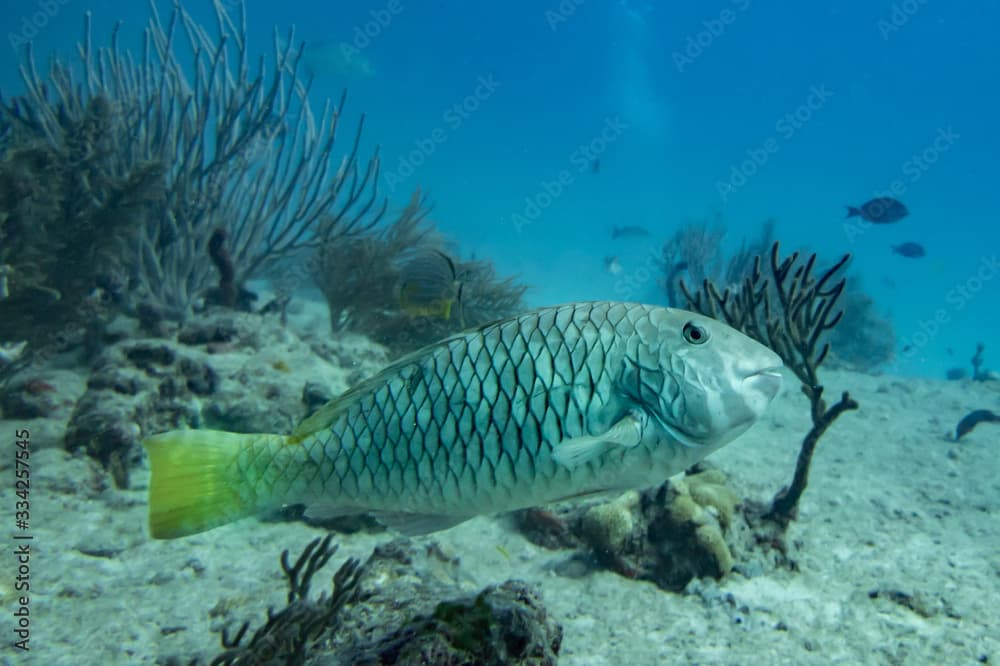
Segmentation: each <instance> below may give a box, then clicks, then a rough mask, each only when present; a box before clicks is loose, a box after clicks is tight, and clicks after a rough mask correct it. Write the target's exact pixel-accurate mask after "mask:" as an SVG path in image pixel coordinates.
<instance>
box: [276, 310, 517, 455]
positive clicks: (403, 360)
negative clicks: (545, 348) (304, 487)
mask: <svg viewBox="0 0 1000 666" xmlns="http://www.w3.org/2000/svg"><path fill="white" fill-rule="evenodd" d="M502 321H506V319H497V320H495V321H491V322H487V323H485V324H481V325H480V326H477V327H475V328H473V329H470V330H467V331H463V332H460V333H455V334H453V335H450V336H448V337H447V338H444V339H443V340H439V341H437V342H435V343H433V344H430V345H428V346H426V347H423V348H421V349H417V350H416V351H413V352H410V353H409V354H406V355H404V356H401V357H400V358H398V359H396V361H394V362H393V363H391V364H389V365H387V366H386V367H384V368H383V369H382V370H381V371H380V372H378V373H377V374H375V375H372V376H371V377H369V378H368V379H365V380H364V381H362V382H360V383H358V384H355V385H354V386H352V387H351V388H349V389H347V390H346V391H344V392H343V393H341V394H340V395H339V396H337V397H336V398H334V399H333V400H331V401H330V402H328V403H326V404H325V405H323V406H322V407H320V408H319V409H317V410H316V412H315V413H313V414H312V415H311V416H309V417H307V418H306V419H304V420H303V421H302V422H301V423H299V425H298V426H296V427H295V430H293V431H292V434H291V435H289V437H288V443H289V444H298V443H299V442H301V441H302V440H303V439H305V438H306V437H308V436H309V435H311V434H313V433H316V432H319V431H320V430H325V429H327V428H329V427H330V426H332V425H333V423H334V422H335V421H336V420H337V419H338V418H340V416H341V415H342V414H343V413H344V412H345V411H347V410H348V409H349V408H350V407H351V406H352V405H354V404H355V403H356V402H357V401H358V400H360V399H361V397H362V396H364V395H367V394H368V393H370V392H371V391H373V390H374V389H376V388H378V387H380V386H383V385H385V384H387V383H389V381H390V380H392V379H393V378H395V377H403V376H404V375H403V372H402V371H403V369H404V368H405V367H406V366H413V367H414V372H421V371H422V366H423V363H424V361H425V360H426V359H430V358H433V356H434V353H435V352H436V351H437V350H438V349H443V348H445V347H448V346H450V345H451V344H452V343H453V342H455V341H456V340H458V339H461V338H466V337H468V336H469V335H471V334H476V333H482V331H484V330H485V329H487V328H490V327H491V326H494V325H495V324H497V323H499V322H502Z"/></svg>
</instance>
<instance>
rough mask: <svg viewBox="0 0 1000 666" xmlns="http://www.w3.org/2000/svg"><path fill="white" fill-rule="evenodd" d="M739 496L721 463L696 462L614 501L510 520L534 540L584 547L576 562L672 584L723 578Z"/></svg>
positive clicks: (526, 514)
mask: <svg viewBox="0 0 1000 666" xmlns="http://www.w3.org/2000/svg"><path fill="white" fill-rule="evenodd" d="M739 503H740V502H739V497H738V495H737V494H736V492H735V491H734V490H733V489H732V488H730V487H729V485H728V483H727V481H726V477H725V475H724V474H723V473H722V472H721V471H720V470H717V469H712V468H709V469H705V468H703V467H702V466H698V468H697V471H692V472H691V473H689V474H686V475H681V476H677V477H674V478H672V479H670V480H669V481H668V482H666V483H664V484H663V485H661V486H660V487H658V488H654V489H651V490H646V491H642V492H639V491H629V492H627V493H624V494H623V495H620V496H619V497H617V498H615V499H612V500H608V501H601V502H597V503H585V504H568V503H567V504H562V505H557V506H556V507H554V510H553V511H539V510H537V509H536V510H530V511H526V512H517V514H516V521H515V524H516V525H517V527H518V529H519V530H521V531H522V533H524V534H525V536H526V537H527V538H528V539H530V540H531V541H533V542H534V543H536V544H538V545H540V546H543V547H546V548H573V549H579V552H580V553H586V554H587V555H586V557H581V555H577V556H576V557H574V558H573V560H572V561H573V562H575V563H578V564H583V565H584V566H592V565H594V564H596V565H599V566H601V567H603V568H606V569H609V570H611V571H614V572H615V573H618V574H620V575H622V576H625V577H627V578H636V579H641V580H649V581H652V582H653V583H655V584H656V585H658V586H659V587H662V588H664V589H667V590H672V591H678V590H681V589H683V588H684V587H685V586H686V585H687V584H688V583H689V582H691V580H693V579H695V578H705V577H709V578H722V577H723V576H725V575H726V574H727V573H729V572H730V571H731V570H732V568H733V566H734V563H735V559H734V557H733V553H732V551H731V549H730V539H734V538H735V537H734V531H735V530H736V529H737V528H738V527H740V528H742V525H743V524H742V523H739V522H738V521H737V517H738V516H739V514H738V512H737V506H738V505H739ZM555 533H558V534H559V535H560V536H559V538H552V535H553V534H555ZM741 534H742V532H741ZM736 540H737V541H738V539H736Z"/></svg>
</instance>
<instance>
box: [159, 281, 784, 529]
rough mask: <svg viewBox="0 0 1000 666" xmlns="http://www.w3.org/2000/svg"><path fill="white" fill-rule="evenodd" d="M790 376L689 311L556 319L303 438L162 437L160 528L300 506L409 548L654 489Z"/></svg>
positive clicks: (438, 360)
mask: <svg viewBox="0 0 1000 666" xmlns="http://www.w3.org/2000/svg"><path fill="white" fill-rule="evenodd" d="M781 365H782V363H781V359H780V358H779V357H778V355H777V354H775V353H774V352H772V351H771V350H769V349H767V348H766V347H764V346H763V345H761V344H759V343H757V342H755V341H754V340H751V339H750V338H748V337H746V336H745V335H743V334H742V333H739V332H738V331H736V330H734V329H732V328H730V327H728V326H726V325H725V324H722V323H721V322H719V321H716V320H714V319H709V318H707V317H703V316H701V315H698V314H694V313H691V312H687V311H684V310H677V309H670V308H663V307H656V306H650V305H639V304H632V303H617V302H606V301H602V302H591V303H572V304H568V305H562V306H556V307H549V308H543V309H540V310H536V311H533V312H529V313H526V314H522V315H519V316H516V317H513V318H510V319H506V320H502V321H498V322H495V323H492V324H488V325H485V326H483V327H481V328H479V329H476V330H472V331H468V332H466V333H462V334H459V335H456V336H453V337H451V338H448V339H446V340H443V341H441V342H439V343H437V344H434V345H432V346H430V347H427V348H425V349H423V350H421V351H418V352H415V353H414V354H411V355H409V356H407V357H405V358H402V359H400V360H399V361H397V362H395V363H393V364H392V365H390V366H389V367H387V368H385V369H384V370H383V371H382V372H380V373H379V374H377V375H376V376H374V377H372V378H371V379H369V380H367V381H365V382H363V383H361V384H360V385H358V386H356V387H354V388H352V389H350V390H348V391H347V392H346V393H344V394H343V395H342V396H340V397H339V398H337V399H335V400H333V401H332V402H331V403H329V404H328V405H326V406H325V407H323V408H321V409H320V410H319V411H318V412H317V413H316V414H314V415H313V416H312V417H310V418H308V419H306V420H305V421H304V422H303V423H302V424H301V425H300V426H299V427H298V428H297V429H296V430H295V431H294V432H293V433H292V434H290V435H277V434H235V433H226V432H218V431H210V430H187V431H174V432H168V433H164V434H159V435H155V436H153V437H150V438H148V439H147V440H146V441H145V442H144V445H145V447H146V450H147V452H148V454H149V458H150V464H151V467H152V477H151V481H150V489H149V523H150V532H151V534H152V535H153V536H154V537H156V538H174V537H179V536H184V535H187V534H193V533H196V532H201V531H203V530H207V529H211V528H213V527H216V526H218V525H222V524H225V523H228V522H231V521H233V520H237V519H240V518H243V517H246V516H250V515H254V514H256V513H258V512H260V511H263V510H267V509H271V508H276V507H279V506H281V505H283V504H291V503H304V504H306V505H308V506H309V507H311V508H310V512H311V513H313V514H314V515H320V514H325V515H336V514H350V513H358V512H373V513H375V514H376V515H377V516H378V517H379V518H380V519H381V520H383V522H385V523H386V524H387V525H390V526H392V527H394V528H396V529H399V530H401V531H403V532H404V533H411V534H413V533H423V532H429V531H434V530H438V529H444V528H447V527H450V526H451V525H454V524H456V523H459V522H462V521H463V520H466V519H468V518H471V517H473V516H475V515H478V514H484V513H494V512H499V511H507V510H511V509H518V508H524V507H529V506H536V505H539V504H544V503H547V502H552V501H555V500H559V499H564V498H567V497H573V496H579V495H583V494H589V493H595V492H601V491H608V490H621V489H628V488H638V487H647V486H651V485H655V484H658V483H661V482H662V481H663V480H664V479H665V478H667V477H668V476H670V475H672V474H675V473H677V472H679V471H681V470H683V469H685V468H687V467H689V466H690V465H692V464H693V463H695V462H697V461H698V460H701V459H702V458H704V457H705V456H706V455H708V454H709V453H711V452H712V451H714V450H716V449H717V448H719V447H720V446H722V445H724V444H726V443H727V442H729V441H731V440H733V439H734V438H736V437H737V436H739V435H740V434H741V433H743V432H744V431H745V430H746V429H747V428H749V427H750V426H751V425H752V424H753V423H754V421H756V419H757V418H758V417H759V416H760V415H761V413H762V412H763V411H764V409H765V407H766V406H767V405H768V403H769V402H770V401H771V400H772V398H774V396H775V394H776V393H777V391H778V389H779V387H780V385H781V374H780V372H779V370H780V368H781Z"/></svg>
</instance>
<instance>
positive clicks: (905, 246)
mask: <svg viewBox="0 0 1000 666" xmlns="http://www.w3.org/2000/svg"><path fill="white" fill-rule="evenodd" d="M892 251H893V252H895V253H896V254H898V255H901V256H904V257H907V258H910V259H919V258H920V257H923V256H926V255H927V252H926V250H924V246H923V245H921V244H920V243H913V242H907V243H900V244H899V245H893V246H892Z"/></svg>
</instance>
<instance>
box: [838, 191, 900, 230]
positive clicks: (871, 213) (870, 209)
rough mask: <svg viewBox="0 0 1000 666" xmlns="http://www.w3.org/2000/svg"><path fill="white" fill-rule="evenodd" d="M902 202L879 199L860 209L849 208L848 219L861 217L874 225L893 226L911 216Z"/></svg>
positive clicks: (890, 198) (867, 203)
mask: <svg viewBox="0 0 1000 666" xmlns="http://www.w3.org/2000/svg"><path fill="white" fill-rule="evenodd" d="M909 213H910V211H908V210H907V209H906V206H904V205H903V203H902V202H901V201H898V200H896V199H893V198H892V197H877V198H875V199H872V200H871V201H866V202H865V203H863V204H861V205H860V206H858V207H854V206H848V207H847V217H860V218H861V219H862V220H866V221H868V222H872V223H874V224H891V223H893V222H899V221H900V220H902V219H903V218H904V217H906V216H907V215H909Z"/></svg>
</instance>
